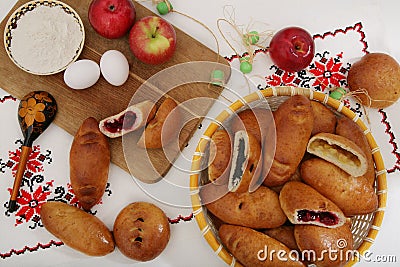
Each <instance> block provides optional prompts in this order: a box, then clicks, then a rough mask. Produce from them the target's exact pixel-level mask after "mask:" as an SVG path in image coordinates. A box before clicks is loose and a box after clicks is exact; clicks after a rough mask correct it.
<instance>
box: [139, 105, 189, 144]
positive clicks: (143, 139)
mask: <svg viewBox="0 0 400 267" xmlns="http://www.w3.org/2000/svg"><path fill="white" fill-rule="evenodd" d="M177 107H178V104H177V103H176V102H175V100H173V99H171V98H169V97H167V98H165V100H164V101H163V102H162V103H161V105H160V107H159V108H158V109H157V112H156V114H155V116H154V118H153V119H152V120H150V121H149V123H148V124H147V126H146V127H145V129H144V132H143V134H142V135H141V136H140V138H139V140H138V142H137V145H138V146H139V147H141V148H161V147H163V146H166V145H168V144H169V143H170V142H173V141H174V140H177V138H179V131H180V126H181V120H182V114H181V113H180V111H179V109H176V108H177ZM174 109H175V110H174ZM166 121H167V123H166ZM167 124H168V125H167Z"/></svg>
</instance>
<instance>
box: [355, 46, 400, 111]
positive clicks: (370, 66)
mask: <svg viewBox="0 0 400 267" xmlns="http://www.w3.org/2000/svg"><path fill="white" fill-rule="evenodd" d="M347 83H348V85H349V88H350V91H352V92H355V91H360V90H366V91H367V92H368V95H367V94H365V93H357V94H356V96H357V98H358V99H359V100H360V101H361V102H362V104H363V105H365V106H368V107H372V108H385V107H388V106H390V105H392V104H394V103H395V102H396V101H397V100H398V99H399V97H400V66H399V64H398V63H397V61H396V60H395V59H394V58H392V57H391V56H389V55H387V54H384V53H369V54H366V55H365V56H363V57H362V58H361V59H360V60H359V61H357V62H355V63H354V64H353V65H352V66H351V67H350V70H349V73H348V75H347ZM370 100H371V102H370Z"/></svg>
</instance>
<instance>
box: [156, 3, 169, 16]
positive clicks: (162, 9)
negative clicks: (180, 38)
mask: <svg viewBox="0 0 400 267" xmlns="http://www.w3.org/2000/svg"><path fill="white" fill-rule="evenodd" d="M166 1H167V0H166ZM166 1H162V2H160V3H158V4H157V10H158V13H160V15H166V14H168V13H169V12H170V11H171V10H172V5H171V3H170V2H168V4H167V2H166ZM168 5H169V8H168Z"/></svg>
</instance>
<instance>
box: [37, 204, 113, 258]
mask: <svg viewBox="0 0 400 267" xmlns="http://www.w3.org/2000/svg"><path fill="white" fill-rule="evenodd" d="M40 217H41V219H42V223H43V225H44V227H45V228H46V230H47V231H49V232H50V233H51V234H53V235H54V236H55V237H57V238H59V239H60V240H61V241H63V242H64V244H65V245H67V246H69V247H71V248H73V249H76V250H78V251H80V252H82V253H84V254H86V255H89V256H104V255H107V254H109V253H111V252H113V251H114V247H115V244H114V239H113V235H112V233H111V232H110V230H109V229H108V228H107V226H106V225H105V224H104V223H103V222H102V221H100V220H99V219H98V218H97V217H96V216H94V215H92V214H90V213H87V212H84V211H83V210H81V209H78V208H77V207H74V206H71V205H68V204H66V203H63V202H56V201H50V202H46V203H44V204H43V205H42V206H41V210H40Z"/></svg>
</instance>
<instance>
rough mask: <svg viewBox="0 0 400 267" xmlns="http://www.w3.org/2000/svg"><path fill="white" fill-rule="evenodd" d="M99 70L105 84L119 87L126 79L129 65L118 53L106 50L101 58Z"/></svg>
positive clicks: (122, 55)
mask: <svg viewBox="0 0 400 267" xmlns="http://www.w3.org/2000/svg"><path fill="white" fill-rule="evenodd" d="M100 70H101V74H102V75H103V77H104V79H106V81H107V82H109V83H111V84H112V85H114V86H120V85H123V84H124V83H125V82H126V80H127V79H128V76H129V63H128V60H127V59H126V57H125V56H124V54H122V53H121V52H120V51H118V50H108V51H107V52H105V53H104V54H103V55H102V56H101V59H100Z"/></svg>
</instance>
